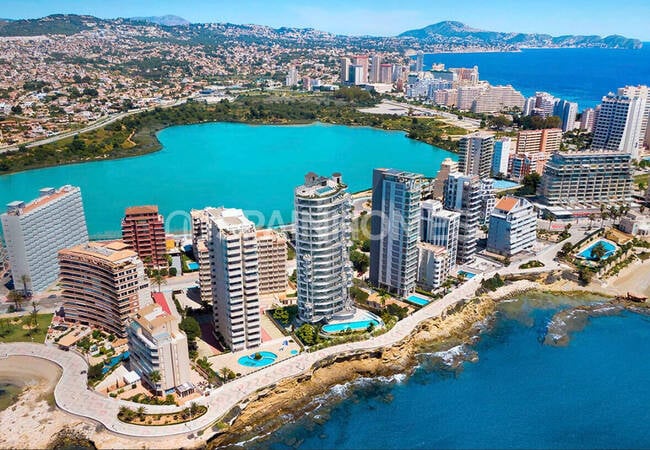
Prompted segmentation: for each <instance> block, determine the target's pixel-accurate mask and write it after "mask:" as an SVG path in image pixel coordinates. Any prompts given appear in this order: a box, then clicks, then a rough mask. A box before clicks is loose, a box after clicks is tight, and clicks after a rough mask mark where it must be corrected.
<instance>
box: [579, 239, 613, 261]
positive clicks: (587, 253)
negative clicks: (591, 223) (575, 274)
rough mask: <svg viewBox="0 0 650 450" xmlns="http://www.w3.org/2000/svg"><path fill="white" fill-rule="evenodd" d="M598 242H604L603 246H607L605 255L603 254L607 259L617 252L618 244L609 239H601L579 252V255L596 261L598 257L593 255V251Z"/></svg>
mask: <svg viewBox="0 0 650 450" xmlns="http://www.w3.org/2000/svg"><path fill="white" fill-rule="evenodd" d="M598 244H603V247H605V255H603V257H602V259H607V258H609V257H610V256H612V255H613V254H614V253H616V246H615V245H614V244H612V243H611V242H609V241H606V240H605V239H599V240H597V241H596V242H594V243H593V244H591V245H590V246H589V247H587V248H585V249H584V250H582V251H581V252H580V253H578V256H579V257H581V258H583V259H588V260H589V261H595V260H596V258H592V257H591V251H592V250H593V248H594V247H595V246H597V245H598Z"/></svg>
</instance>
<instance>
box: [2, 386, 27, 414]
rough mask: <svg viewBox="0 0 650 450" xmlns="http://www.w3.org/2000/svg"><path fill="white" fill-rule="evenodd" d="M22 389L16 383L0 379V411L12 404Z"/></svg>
mask: <svg viewBox="0 0 650 450" xmlns="http://www.w3.org/2000/svg"><path fill="white" fill-rule="evenodd" d="M22 390H23V388H22V387H21V386H18V385H17V384H13V383H7V382H1V381H0V411H3V410H5V409H7V408H8V407H10V406H11V405H13V404H14V403H15V401H16V399H17V398H18V396H19V395H20V393H21V392H22Z"/></svg>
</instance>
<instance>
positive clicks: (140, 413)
mask: <svg viewBox="0 0 650 450" xmlns="http://www.w3.org/2000/svg"><path fill="white" fill-rule="evenodd" d="M145 411H146V410H145V409H144V406H138V409H136V410H135V415H136V416H138V419H140V420H144V415H145Z"/></svg>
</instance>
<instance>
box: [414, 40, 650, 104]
mask: <svg viewBox="0 0 650 450" xmlns="http://www.w3.org/2000/svg"><path fill="white" fill-rule="evenodd" d="M434 63H443V64H445V66H446V67H473V66H478V68H479V78H480V79H482V80H487V81H489V82H490V83H491V84H494V85H497V84H511V85H512V86H513V87H514V88H515V89H517V90H519V91H520V92H521V93H522V94H523V95H524V96H526V97H530V96H532V95H535V92H538V91H545V92H549V93H550V94H553V95H554V96H556V97H559V98H563V99H565V100H569V101H573V102H577V103H578V107H579V109H580V110H583V109H585V108H593V107H594V106H596V105H597V104H599V103H600V100H601V99H602V97H603V96H605V95H607V93H609V92H616V89H617V88H619V87H622V86H626V85H638V84H649V83H650V43H649V42H646V43H645V44H644V45H643V47H642V48H641V49H638V50H624V49H602V48H559V49H524V50H521V51H520V52H507V53H503V52H494V53H436V54H428V55H425V56H424V65H425V69H428V68H430V67H431V65H432V64H434Z"/></svg>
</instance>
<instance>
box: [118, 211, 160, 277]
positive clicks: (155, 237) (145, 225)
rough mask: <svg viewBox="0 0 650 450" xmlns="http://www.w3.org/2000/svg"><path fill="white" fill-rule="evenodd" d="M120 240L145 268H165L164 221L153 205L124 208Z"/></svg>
mask: <svg viewBox="0 0 650 450" xmlns="http://www.w3.org/2000/svg"><path fill="white" fill-rule="evenodd" d="M122 240H123V241H124V242H126V243H127V244H128V245H130V246H131V247H132V248H133V249H134V250H135V251H136V252H137V253H138V256H139V257H140V259H141V260H142V261H143V262H144V263H145V265H147V267H154V268H158V267H165V268H166V267H167V265H168V264H167V247H166V245H165V221H164V220H163V216H161V215H160V214H159V213H158V207H157V206H155V205H147V206H132V207H130V208H126V213H125V216H124V218H123V219H122Z"/></svg>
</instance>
